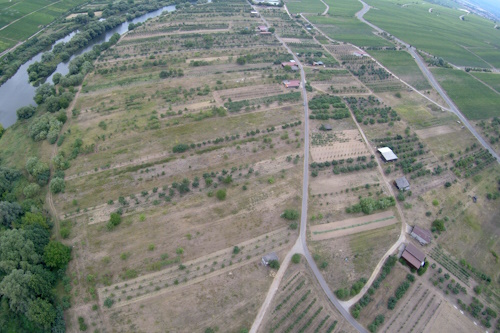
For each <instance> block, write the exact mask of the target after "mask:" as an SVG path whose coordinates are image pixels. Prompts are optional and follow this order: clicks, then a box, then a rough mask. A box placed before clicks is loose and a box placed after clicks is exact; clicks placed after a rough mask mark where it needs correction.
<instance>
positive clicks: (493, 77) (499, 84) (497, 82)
mask: <svg viewBox="0 0 500 333" xmlns="http://www.w3.org/2000/svg"><path fill="white" fill-rule="evenodd" d="M470 74H471V75H473V76H475V77H477V78H478V79H479V80H481V81H483V82H484V83H486V84H487V85H489V86H490V87H492V88H493V89H495V90H496V91H498V92H500V75H499V74H494V73H470Z"/></svg>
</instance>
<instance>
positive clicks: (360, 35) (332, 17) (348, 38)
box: [307, 0, 391, 46]
mask: <svg viewBox="0 0 500 333" xmlns="http://www.w3.org/2000/svg"><path fill="white" fill-rule="evenodd" d="M325 2H326V3H327V4H328V5H329V6H330V10H329V11H328V15H329V17H325V16H312V15H310V16H308V17H307V18H308V19H309V20H310V21H311V22H312V23H315V24H320V25H321V30H322V31H323V32H324V33H326V34H327V35H328V36H330V37H331V38H333V39H335V40H339V41H343V42H349V43H353V44H355V45H358V46H390V45H391V44H390V43H389V42H387V41H385V40H384V39H383V38H380V37H377V36H375V35H374V34H373V32H372V28H370V27H369V26H368V25H366V24H364V23H362V22H361V21H359V20H358V19H357V18H356V17H355V14H356V12H358V11H359V10H361V8H362V5H361V4H360V3H359V2H357V1H349V0H339V1H333V0H328V1H325ZM327 25H329V26H327Z"/></svg>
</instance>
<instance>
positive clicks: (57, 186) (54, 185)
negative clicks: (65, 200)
mask: <svg viewBox="0 0 500 333" xmlns="http://www.w3.org/2000/svg"><path fill="white" fill-rule="evenodd" d="M49 187H50V192H52V193H54V194H57V193H60V192H64V189H65V188H66V183H65V182H64V179H62V178H59V177H55V178H53V179H52V180H51V181H50V185H49Z"/></svg>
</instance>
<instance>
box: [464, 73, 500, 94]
mask: <svg viewBox="0 0 500 333" xmlns="http://www.w3.org/2000/svg"><path fill="white" fill-rule="evenodd" d="M469 75H470V76H472V77H473V78H474V79H476V80H477V81H479V82H481V83H482V84H484V85H485V86H487V87H488V88H490V89H491V90H492V91H493V92H495V93H496V94H498V95H500V92H498V91H496V90H495V88H493V87H492V86H490V85H489V84H487V83H486V82H484V81H483V80H481V79H480V78H477V77H475V76H474V75H472V74H471V73H469Z"/></svg>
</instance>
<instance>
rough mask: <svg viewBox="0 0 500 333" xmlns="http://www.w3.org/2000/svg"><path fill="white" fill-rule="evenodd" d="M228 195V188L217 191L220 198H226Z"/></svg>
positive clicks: (216, 194)
mask: <svg viewBox="0 0 500 333" xmlns="http://www.w3.org/2000/svg"><path fill="white" fill-rule="evenodd" d="M226 195H227V193H226V189H220V190H217V192H216V193H215V196H216V197H217V199H219V200H226Z"/></svg>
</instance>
